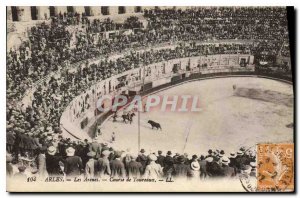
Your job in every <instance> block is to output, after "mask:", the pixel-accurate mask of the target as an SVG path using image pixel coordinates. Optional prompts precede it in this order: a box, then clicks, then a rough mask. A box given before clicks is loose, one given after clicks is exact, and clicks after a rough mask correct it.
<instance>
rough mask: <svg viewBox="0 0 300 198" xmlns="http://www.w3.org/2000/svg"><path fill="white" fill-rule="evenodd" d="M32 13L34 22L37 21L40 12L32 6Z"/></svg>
mask: <svg viewBox="0 0 300 198" xmlns="http://www.w3.org/2000/svg"><path fill="white" fill-rule="evenodd" d="M30 13H31V19H32V20H37V19H38V17H37V14H38V10H37V8H36V6H30Z"/></svg>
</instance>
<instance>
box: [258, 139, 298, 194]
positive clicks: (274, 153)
mask: <svg viewBox="0 0 300 198" xmlns="http://www.w3.org/2000/svg"><path fill="white" fill-rule="evenodd" d="M257 151H258V152H257V191H260V192H261V191H272V192H274V191H281V192H286V191H294V144H293V143H281V144H271V143H264V144H258V145H257Z"/></svg>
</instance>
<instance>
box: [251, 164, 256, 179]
mask: <svg viewBox="0 0 300 198" xmlns="http://www.w3.org/2000/svg"><path fill="white" fill-rule="evenodd" d="M250 166H251V172H250V174H249V175H250V177H256V162H250Z"/></svg>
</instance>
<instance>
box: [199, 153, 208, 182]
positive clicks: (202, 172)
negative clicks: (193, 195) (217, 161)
mask: <svg viewBox="0 0 300 198" xmlns="http://www.w3.org/2000/svg"><path fill="white" fill-rule="evenodd" d="M199 165H200V179H205V178H206V177H207V175H208V174H207V160H205V157H204V156H203V155H201V156H200V160H199Z"/></svg>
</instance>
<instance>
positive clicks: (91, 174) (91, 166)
mask: <svg viewBox="0 0 300 198" xmlns="http://www.w3.org/2000/svg"><path fill="white" fill-rule="evenodd" d="M87 156H88V157H89V158H90V159H89V161H88V162H87V163H86V166H85V176H86V177H87V178H95V162H96V161H95V159H94V158H95V156H96V153H95V152H94V151H90V152H89V153H88V154H87Z"/></svg>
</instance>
